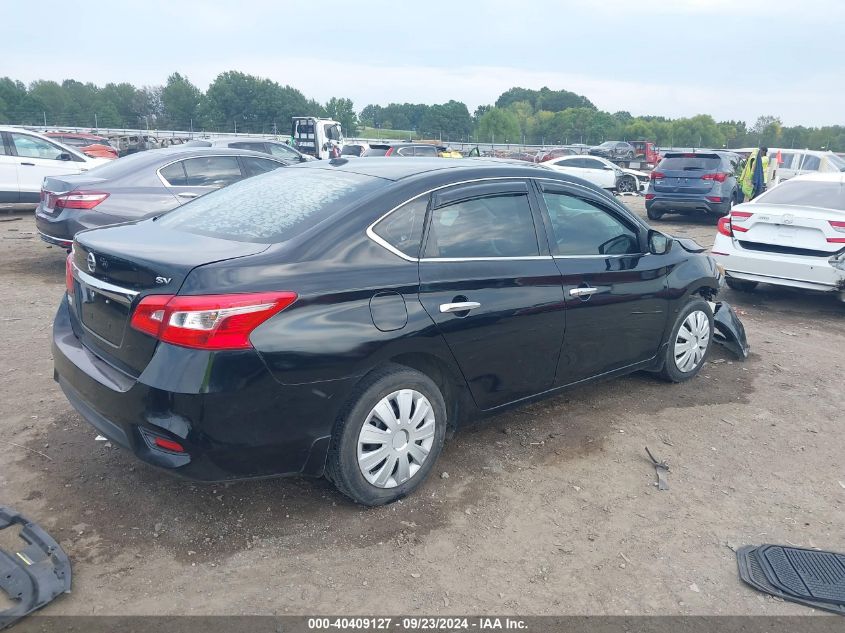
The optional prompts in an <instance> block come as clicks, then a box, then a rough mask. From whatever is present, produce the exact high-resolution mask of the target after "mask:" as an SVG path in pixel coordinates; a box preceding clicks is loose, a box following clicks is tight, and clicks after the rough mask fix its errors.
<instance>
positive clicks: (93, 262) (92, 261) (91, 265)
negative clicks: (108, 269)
mask: <svg viewBox="0 0 845 633" xmlns="http://www.w3.org/2000/svg"><path fill="white" fill-rule="evenodd" d="M96 269H97V258H96V257H94V253H88V272H89V273H93V272H94V271H95V270H96Z"/></svg>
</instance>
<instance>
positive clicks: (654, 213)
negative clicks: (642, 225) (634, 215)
mask: <svg viewBox="0 0 845 633" xmlns="http://www.w3.org/2000/svg"><path fill="white" fill-rule="evenodd" d="M645 213H646V215H647V216H648V219H649V220H655V221H657V220H659V219H660V218H662V217H663V211H658V210H657V209H652V208H648V207H646V210H645Z"/></svg>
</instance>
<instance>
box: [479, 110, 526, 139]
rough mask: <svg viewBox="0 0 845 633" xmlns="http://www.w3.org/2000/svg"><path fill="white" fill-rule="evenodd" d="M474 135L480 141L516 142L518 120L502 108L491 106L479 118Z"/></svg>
mask: <svg viewBox="0 0 845 633" xmlns="http://www.w3.org/2000/svg"><path fill="white" fill-rule="evenodd" d="M476 136H477V140H478V141H479V142H481V143H493V142H495V143H516V142H517V139H518V138H519V137H520V132H519V121H517V119H516V117H515V116H514V115H513V114H511V113H510V112H508V111H507V110H505V109H503V108H492V109H490V110H489V111H488V112H486V113H485V114H484V115H483V116H482V117H481V119H479V121H478V132H477V134H476ZM520 140H521V139H520Z"/></svg>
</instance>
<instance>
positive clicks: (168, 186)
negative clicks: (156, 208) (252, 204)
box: [156, 150, 287, 191]
mask: <svg viewBox="0 0 845 633" xmlns="http://www.w3.org/2000/svg"><path fill="white" fill-rule="evenodd" d="M247 151H249V150H247ZM258 153H262V152H256V154H258ZM238 156H241V154H202V155H200V156H185V157H182V158H175V159H173V160H172V161H170V162H169V163H165V164H164V165H162V166H161V167H159V168H158V169H156V176H158V179H159V180H160V181H161V184H162V185H164V186H165V187H167V188H168V189H177V188H179V187H193V188H198V189H210V190H212V191H215V190H217V189H221V187H210V186H207V185H171V184H170V183H169V182H167V179H166V178H165V177H164V176H162V175H161V170H162V169H166V168H168V167H170V166H171V165H173V164H174V163H179V162H181V161H183V160H191V159H194V158H221V157H222V158H234V159H235V160H236V161H237V160H238ZM253 158H266V159H267V160H272V161H274V162H276V163H279V164H280V165H281V166H282V167H287V164H285V163H284V162H283V161H280V160H279V159H278V158H276V157H275V156H273V155H272V154H263V155H262V156H260V157H258V156H255V157H253ZM240 168H241V164H240V163H238V169H239V170H240ZM241 176H243V178H241V180H245V179H246V178H249V177H250V176H244V174H243V172H241Z"/></svg>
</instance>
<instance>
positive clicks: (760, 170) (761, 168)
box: [739, 147, 769, 201]
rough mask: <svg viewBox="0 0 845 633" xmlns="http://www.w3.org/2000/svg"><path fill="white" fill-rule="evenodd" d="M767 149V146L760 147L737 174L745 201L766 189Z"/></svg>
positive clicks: (767, 170)
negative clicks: (738, 174)
mask: <svg viewBox="0 0 845 633" xmlns="http://www.w3.org/2000/svg"><path fill="white" fill-rule="evenodd" d="M768 151H769V148H768V147H761V148H760V149H758V150H757V152H756V153H755V154H752V155H751V156H749V157H748V160H747V161H745V167H743V168H742V173H741V174H740V176H739V188H740V190H741V191H742V196H743V198H744V199H745V200H746V201H748V200H753V199H754V198H756V197H757V196H759V195H760V194H761V193H763V192H764V191H765V190H766V185H767V184H768V181H769V157H768V156H766V154H767V153H768ZM761 158H762V160H760V159H761Z"/></svg>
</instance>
